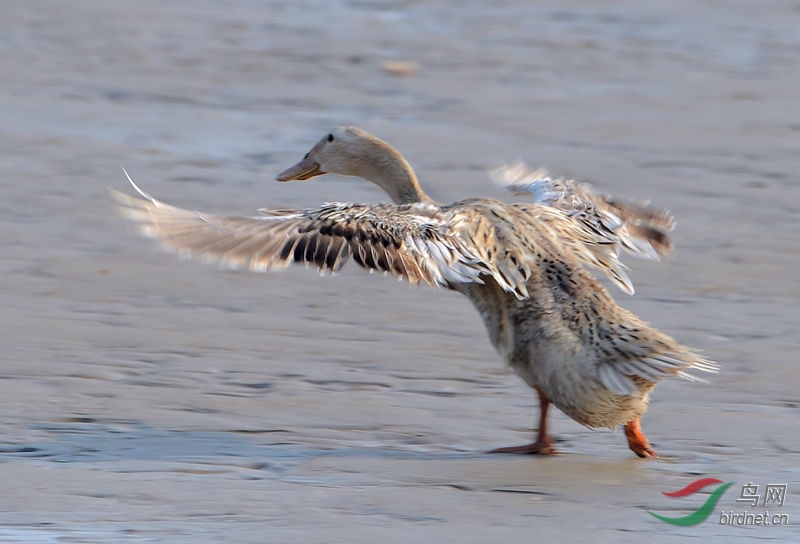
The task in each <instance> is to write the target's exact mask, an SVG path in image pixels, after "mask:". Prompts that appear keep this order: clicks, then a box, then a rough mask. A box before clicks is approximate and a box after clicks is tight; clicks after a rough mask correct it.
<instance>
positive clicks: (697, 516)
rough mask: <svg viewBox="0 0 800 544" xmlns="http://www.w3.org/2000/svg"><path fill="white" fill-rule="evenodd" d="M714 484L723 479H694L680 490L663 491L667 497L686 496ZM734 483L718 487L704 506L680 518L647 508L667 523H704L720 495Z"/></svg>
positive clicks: (682, 524) (684, 525) (683, 524)
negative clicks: (663, 514)
mask: <svg viewBox="0 0 800 544" xmlns="http://www.w3.org/2000/svg"><path fill="white" fill-rule="evenodd" d="M712 484H722V480H717V479H716V478H701V479H699V480H697V481H694V482H692V483H690V484H689V485H687V486H686V487H684V488H683V489H679V490H678V491H670V492H667V491H662V492H661V493H663V494H664V495H666V496H667V497H686V496H687V495H692V494H694V493H697V492H698V491H700V490H701V489H703V488H704V487H706V486H709V485H712ZM731 485H733V482H728V483H726V484H722V485H721V486H719V487H718V488H717V489H715V490H714V492H713V493H711V495H709V496H708V498H707V499H706V502H704V503H703V506H701V507H700V508H698V509H697V510H695V511H694V512H692V513H691V514H689V515H688V516H683V517H679V518H669V517H666V516H660V515H658V514H654V513H653V512H651V511H650V510H646V512H647V513H648V514H650V515H651V516H653V517H654V518H657V519H660V520H661V521H665V522H667V523H671V524H672V525H678V526H680V527H692V526H693V525H697V524H698V523H702V522H703V521H705V520H706V518H708V516H710V515H711V512H712V511H713V510H714V507H715V506H717V502H719V499H720V497H722V494H723V493H725V491H727V489H728V488H729V487H730V486H731Z"/></svg>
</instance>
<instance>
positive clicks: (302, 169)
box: [275, 159, 325, 181]
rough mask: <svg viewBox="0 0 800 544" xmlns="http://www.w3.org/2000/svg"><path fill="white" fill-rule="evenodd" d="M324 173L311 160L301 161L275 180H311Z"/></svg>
mask: <svg viewBox="0 0 800 544" xmlns="http://www.w3.org/2000/svg"><path fill="white" fill-rule="evenodd" d="M324 173H325V172H323V171H322V169H321V168H320V167H319V164H317V163H316V161H314V160H311V159H303V160H302V161H300V162H298V163H297V164H295V165H294V166H290V167H289V168H287V169H286V170H284V171H283V172H281V173H280V174H278V177H277V178H275V179H277V180H278V181H295V180H304V179H309V178H313V177H314V176H320V175H322V174H324Z"/></svg>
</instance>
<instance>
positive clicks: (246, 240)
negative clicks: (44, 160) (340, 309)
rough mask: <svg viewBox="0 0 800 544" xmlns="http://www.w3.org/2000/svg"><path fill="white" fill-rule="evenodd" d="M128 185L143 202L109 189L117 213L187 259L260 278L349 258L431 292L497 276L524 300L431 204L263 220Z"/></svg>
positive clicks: (266, 214)
mask: <svg viewBox="0 0 800 544" xmlns="http://www.w3.org/2000/svg"><path fill="white" fill-rule="evenodd" d="M126 176H127V173H126ZM128 180H129V181H130V182H131V185H132V186H133V187H134V188H135V189H136V191H137V192H138V193H139V195H140V197H134V196H130V195H127V194H124V193H121V192H119V191H115V190H113V189H112V190H111V194H112V196H113V197H114V198H115V199H116V201H117V202H118V203H119V209H120V212H121V213H122V214H123V215H124V216H125V217H127V218H129V219H132V220H134V221H136V222H138V223H139V224H140V225H141V226H142V230H143V232H144V233H145V234H146V235H147V236H150V237H152V238H157V239H159V240H161V241H162V242H163V243H164V245H165V246H167V247H168V248H169V249H172V250H174V251H176V252H177V253H178V254H179V255H180V256H182V257H185V258H190V257H199V258H201V259H204V260H207V261H214V262H218V263H220V264H221V265H223V266H227V267H231V268H249V269H250V270H255V271H262V272H265V271H269V270H280V269H284V268H286V267H288V266H289V265H290V264H292V263H303V264H305V265H306V266H311V265H313V266H315V267H317V268H318V269H319V270H320V271H322V272H326V271H328V272H336V271H338V270H340V269H341V268H342V266H344V264H345V263H346V262H347V260H348V259H349V258H350V257H352V258H353V260H354V261H355V262H356V263H358V264H359V265H361V266H362V267H364V268H367V269H369V270H378V271H380V272H384V273H387V274H391V275H393V276H395V277H397V278H400V279H406V280H408V281H409V282H411V283H418V282H420V281H424V282H426V283H428V284H430V285H433V286H452V285H453V284H457V283H482V280H481V275H492V276H496V278H495V279H496V280H497V281H498V283H499V284H500V285H502V286H503V287H504V288H505V289H506V290H508V291H510V292H513V293H514V294H515V295H516V296H517V297H519V298H524V297H526V296H527V290H526V289H525V282H524V280H523V281H519V282H512V280H509V279H508V278H507V277H505V276H503V275H502V274H499V273H498V272H497V269H496V267H495V266H494V265H493V264H492V263H491V262H489V261H488V260H487V259H485V257H483V256H482V255H481V251H480V248H476V247H475V245H474V244H473V243H472V241H471V240H470V239H468V238H466V237H465V236H463V235H462V233H460V232H459V224H461V223H463V221H461V222H460V221H452V217H450V216H449V215H448V214H452V212H444V211H442V209H441V208H439V207H438V206H436V205H434V204H430V203H418V204H405V205H396V204H383V205H364V204H343V203H330V204H325V205H323V206H321V207H319V208H315V209H309V210H302V211H301V210H276V211H275V212H274V213H272V212H270V211H269V210H261V213H262V214H263V215H262V216H259V217H219V216H215V215H209V214H205V213H201V212H197V211H191V210H187V209H183V208H177V207H175V206H170V205H169V204H165V203H163V202H161V201H159V200H157V199H155V198H154V197H152V196H150V195H149V194H147V193H145V192H144V191H142V190H141V189H139V188H138V187H137V186H136V185H135V184H134V183H133V181H131V180H130V178H128Z"/></svg>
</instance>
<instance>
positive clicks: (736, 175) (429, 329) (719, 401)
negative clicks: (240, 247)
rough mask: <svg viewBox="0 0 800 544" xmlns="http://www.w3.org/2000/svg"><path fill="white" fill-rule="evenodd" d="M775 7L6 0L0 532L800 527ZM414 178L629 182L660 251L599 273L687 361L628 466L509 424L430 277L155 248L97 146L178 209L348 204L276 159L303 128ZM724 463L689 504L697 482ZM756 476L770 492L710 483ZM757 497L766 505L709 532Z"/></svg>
mask: <svg viewBox="0 0 800 544" xmlns="http://www.w3.org/2000/svg"><path fill="white" fill-rule="evenodd" d="M798 29H800V6H798V5H797V4H793V3H791V2H776V3H766V4H764V3H751V2H738V1H732V2H721V3H718V2H690V1H688V0H678V1H675V2H670V3H669V4H668V5H667V4H655V3H653V4H642V3H638V2H632V1H610V2H603V3H593V2H586V1H568V2H556V1H549V2H536V3H525V2H510V1H509V2H506V1H502V2H496V3H491V4H490V5H484V4H483V3H471V2H465V3H461V2H456V1H454V0H450V1H445V2H437V3H429V2H420V1H407V2H399V1H390V0H387V1H385V2H383V1H375V2H372V1H355V0H354V1H345V0H340V1H333V2H328V3H323V2H314V1H299V2H255V1H242V2H197V3H193V4H191V5H189V4H185V3H166V2H157V1H149V0H148V1H142V2H135V3H117V2H101V1H89V0H87V1H81V2H76V3H63V2H54V1H42V2H5V3H3V17H2V18H0V52H1V53H2V54H0V70H2V74H3V81H2V83H0V216H2V218H3V221H2V223H3V233H4V235H3V239H4V241H5V242H4V256H3V259H2V260H0V293H1V295H0V296H1V298H0V300H2V305H0V330H1V331H2V339H3V344H2V350H0V407H2V409H1V410H0V482H2V484H3V485H2V488H3V493H1V494H0V542H45V543H51V542H52V543H61V542H97V543H100V542H102V543H107V542H177V543H183V542H186V543H190V542H191V543H197V542H220V543H222V542H225V543H230V542H237V543H239V542H241V543H256V542H283V543H286V542H298V543H300V542H303V543H308V542H352V543H375V542H381V543H382V544H393V543H398V544H399V543H405V542H408V541H409V540H411V539H413V540H417V541H419V542H436V543H447V542H458V543H459V544H464V543H473V542H474V543H481V542H526V541H541V542H547V541H555V542H593V543H594V542H619V543H625V542H637V543H641V542H653V543H660V542H678V541H680V542H684V541H686V540H689V539H702V540H703V541H704V542H726V543H728V542H740V541H741V542H744V541H745V540H747V541H751V540H753V539H758V540H760V541H775V542H791V541H798V540H800V532H799V531H798V529H797V527H798V525H797V524H798V523H800V469H799V468H798V467H800V423H799V422H800V419H799V418H798V416H800V391H798V382H799V381H800V368H798V363H797V353H798V351H799V350H800V339H799V338H800V337H798V332H797V331H798V329H799V328H800V284H798V281H797V277H798V272H797V271H798V270H800V221H798V217H800V177H799V176H800V175H799V174H798V172H800V153H799V152H798V141H799V139H800V108H799V107H798V98H797V97H798V96H800V30H798ZM343 124H352V125H357V126H360V127H363V128H365V129H367V130H369V131H370V132H373V133H375V134H377V135H379V136H380V137H382V138H383V139H385V140H387V141H389V142H391V143H392V144H393V145H395V146H396V147H397V148H398V149H400V150H401V151H402V152H403V153H404V154H405V155H406V157H407V158H408V159H409V161H410V162H411V164H412V165H413V166H414V168H415V169H416V171H417V173H418V175H419V177H420V181H421V183H422V184H423V186H424V188H425V190H426V192H428V193H429V194H430V195H431V196H432V197H434V198H435V199H437V200H439V201H442V202H448V201H453V200H458V199H462V198H467V197H471V196H492V197H496V198H503V199H507V198H508V197H507V196H506V195H504V194H503V193H502V192H501V191H500V189H498V188H497V187H494V186H493V185H492V184H491V182H490V181H489V178H488V176H487V173H486V172H487V171H488V170H489V169H491V168H493V167H495V166H497V165H498V164H500V163H503V162H505V161H510V160H515V159H518V158H521V159H524V160H526V161H528V162H530V163H531V164H534V165H543V166H546V167H548V168H549V169H551V170H552V171H554V172H556V173H558V174H561V175H568V176H573V177H576V178H580V179H583V180H586V181H589V182H591V183H593V184H594V185H595V187H596V188H597V189H598V190H599V191H601V192H607V193H609V194H613V195H618V196H623V197H628V198H634V199H652V201H653V202H654V203H657V204H658V205H661V206H664V207H666V208H669V209H670V210H671V211H672V212H673V214H674V215H675V216H676V218H677V228H676V230H675V232H674V242H675V246H676V251H675V255H674V256H673V257H671V258H670V259H668V260H665V261H664V262H661V263H656V262H646V261H636V260H630V259H629V260H628V261H627V262H628V264H629V265H630V266H631V271H630V274H629V275H630V277H631V279H632V280H633V282H634V284H635V286H636V289H637V292H636V295H635V296H633V297H629V296H627V295H625V294H622V293H621V292H619V291H618V290H613V288H611V289H612V292H613V294H614V296H615V298H616V299H617V300H618V301H619V302H620V303H621V304H622V305H623V306H625V307H626V308H628V309H630V310H632V311H634V312H636V313H637V314H638V315H640V316H641V317H642V318H644V319H646V320H647V321H649V322H650V323H652V324H653V325H655V326H657V327H658V328H660V329H662V330H664V331H665V332H668V333H669V334H671V335H672V336H674V337H676V338H677V339H679V340H680V341H681V342H683V343H685V344H687V345H689V346H693V347H696V348H699V349H701V350H702V351H703V353H704V355H706V356H707V357H709V358H711V359H713V360H715V361H718V362H719V363H720V364H721V366H722V371H721V372H720V373H719V374H718V375H715V376H712V377H711V378H710V382H709V383H708V384H697V383H688V382H685V381H681V380H668V381H666V382H664V383H662V384H661V385H660V386H659V387H658V388H657V389H656V391H655V393H654V394H653V396H652V404H651V406H650V409H649V411H648V413H647V414H646V416H645V418H644V420H643V426H644V430H645V432H646V433H647V435H648V437H649V438H650V440H651V441H652V442H653V445H654V447H655V449H656V450H657V451H658V452H659V454H660V455H661V457H660V458H659V459H655V460H650V461H642V460H639V459H637V458H636V457H635V456H634V455H633V454H632V453H631V452H630V451H629V450H628V448H627V446H626V444H625V438H624V436H623V434H622V433H621V432H616V433H612V432H609V431H606V430H597V431H592V430H589V429H586V428H584V427H582V426H580V425H579V424H577V423H575V422H573V421H572V420H570V419H569V418H568V417H566V416H564V415H563V414H561V413H560V412H557V411H556V412H555V413H554V414H553V417H552V423H553V432H554V434H555V435H556V437H557V438H558V439H559V441H560V442H559V448H560V449H561V450H562V452H563V453H562V454H560V455H557V456H553V457H548V458H540V457H535V456H534V457H525V456H497V455H487V454H485V453H484V452H486V451H488V450H489V449H492V448H495V447H498V446H507V445H513V444H521V443H523V442H525V441H528V440H529V439H530V437H531V435H530V433H531V428H532V426H533V425H534V424H535V420H536V416H537V402H536V399H535V396H534V394H533V392H532V391H531V390H530V389H529V388H528V387H527V386H525V385H524V384H523V383H522V382H521V381H520V380H519V379H518V378H517V377H516V376H514V375H513V374H511V373H510V372H509V371H508V370H506V369H505V368H504V365H503V362H502V361H501V359H500V357H499V356H498V355H497V354H496V353H495V352H494V350H493V349H492V347H491V345H490V344H489V341H488V339H487V335H486V332H485V330H484V328H483V325H482V323H481V321H480V318H479V316H478V314H477V313H476V312H475V311H474V309H473V308H472V306H471V305H470V303H469V301H467V300H466V299H465V298H463V297H461V296H460V295H457V294H455V293H451V292H446V291H444V290H434V289H431V288H426V287H415V286H409V285H407V284H405V283H399V282H397V281H394V280H392V279H390V278H385V277H382V276H380V275H370V274H368V273H366V272H365V271H363V270H361V269H359V268H358V267H356V266H350V267H347V268H346V269H345V270H344V271H343V273H342V274H341V275H339V276H337V277H335V278H330V277H325V278H322V277H320V276H319V275H318V274H317V273H316V272H315V271H313V270H305V269H302V268H296V269H291V270H288V271H286V272H282V273H277V274H270V275H263V274H254V273H244V272H232V271H224V270H219V269H218V268H217V267H215V266H209V265H204V264H202V263H198V262H186V261H181V260H179V259H178V258H177V257H176V256H174V255H171V254H169V253H167V252H164V251H163V250H161V249H160V248H159V246H158V244H157V243H155V242H153V241H151V240H146V239H144V238H142V237H141V236H139V235H138V233H137V232H136V231H135V229H134V228H133V226H132V225H131V224H130V223H129V222H126V221H125V220H124V219H122V218H121V217H119V215H117V213H116V211H115V209H114V207H113V205H112V202H111V199H110V198H109V194H108V191H107V188H108V187H113V188H116V189H119V190H123V191H128V190H129V188H128V187H127V186H126V182H125V179H124V176H123V175H122V172H121V170H120V165H123V166H124V167H125V168H126V170H127V171H128V172H129V173H130V174H131V176H132V177H133V179H134V180H136V181H137V182H138V183H139V184H140V185H141V186H142V187H144V188H145V189H146V190H147V191H149V192H151V193H152V194H154V195H156V196H158V197H159V198H160V199H162V200H164V201H166V202H168V203H172V204H175V205H178V206H182V207H186V208H192V209H198V210H203V211H207V212H212V213H216V214H234V215H253V214H255V213H256V210H257V209H258V208H261V207H276V208H304V207H311V206H315V205H317V204H320V203H322V202H326V201H354V202H380V201H385V200H386V197H385V196H384V195H383V194H382V193H381V192H380V190H379V189H378V188H377V187H375V186H373V185H371V184H369V183H365V182H363V181H361V180H358V179H355V178H346V177H336V176H326V177H324V178H317V179H315V180H312V181H309V182H305V183H278V182H276V181H274V178H275V175H276V174H277V173H278V172H279V171H281V170H282V169H284V168H286V167H288V166H290V165H292V164H294V163H295V162H296V161H297V160H299V158H300V157H302V155H303V153H305V152H306V151H307V150H308V148H309V147H310V146H311V145H312V144H313V143H314V142H315V141H316V140H317V139H318V138H319V137H320V136H322V135H323V134H324V132H325V131H326V130H328V129H329V128H331V127H334V126H338V125H343ZM704 477H710V478H717V479H719V480H721V481H723V482H734V484H733V485H732V486H731V487H730V489H729V490H728V491H727V492H726V493H725V494H724V495H723V496H722V498H721V500H720V501H719V503H718V505H717V506H716V508H715V509H714V511H713V512H712V514H711V516H710V517H709V518H708V519H707V520H706V521H705V522H703V523H701V524H699V525H697V526H694V527H677V526H673V525H669V524H666V523H664V522H661V521H659V520H657V519H655V518H654V517H652V516H650V515H649V514H648V513H647V510H651V511H654V512H658V513H660V514H662V515H665V516H675V517H677V516H684V515H686V514H690V513H691V512H692V511H694V510H695V509H697V508H698V507H699V506H700V505H701V504H702V503H703V501H705V500H706V499H707V498H708V496H709V493H710V492H711V491H712V490H713V488H709V489H707V490H704V491H703V492H701V493H699V494H697V495H694V496H690V497H685V498H681V499H677V498H670V497H666V496H664V495H662V492H664V491H675V490H678V489H681V488H683V487H684V486H686V485H687V484H688V483H690V482H692V481H694V480H697V479H699V478H704ZM748 483H754V484H758V485H760V486H761V487H760V489H761V490H762V491H763V490H764V488H765V486H766V485H767V484H786V485H787V488H786V489H787V491H786V496H785V502H784V504H783V506H780V507H778V506H776V505H774V504H773V505H772V506H771V507H769V508H766V507H764V508H762V506H761V505H760V504H759V505H758V507H753V508H750V507H749V505H748V504H746V503H742V502H737V501H736V499H737V498H739V497H740V494H741V492H742V486H743V485H745V484H748ZM764 510H769V511H770V513H771V514H786V515H787V517H788V520H789V526H770V527H764V526H760V527H759V526H746V527H735V526H730V525H721V524H720V513H721V512H727V511H733V512H737V513H739V512H754V513H759V512H763V511H764Z"/></svg>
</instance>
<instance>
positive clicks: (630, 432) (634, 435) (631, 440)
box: [625, 416, 658, 459]
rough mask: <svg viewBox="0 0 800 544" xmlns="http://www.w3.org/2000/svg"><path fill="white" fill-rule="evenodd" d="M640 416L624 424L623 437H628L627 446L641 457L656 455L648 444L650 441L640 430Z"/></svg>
mask: <svg viewBox="0 0 800 544" xmlns="http://www.w3.org/2000/svg"><path fill="white" fill-rule="evenodd" d="M641 420H642V418H641V416H640V417H637V418H636V419H634V420H633V421H630V422H628V423H626V424H625V438H627V439H628V447H630V449H631V451H633V453H635V454H636V455H638V456H639V457H642V458H645V459H647V458H651V457H658V454H657V453H656V451H655V450H654V449H653V447H652V446H651V445H650V441H649V440H648V439H647V437H646V436H645V435H644V433H643V432H642V424H641Z"/></svg>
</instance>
